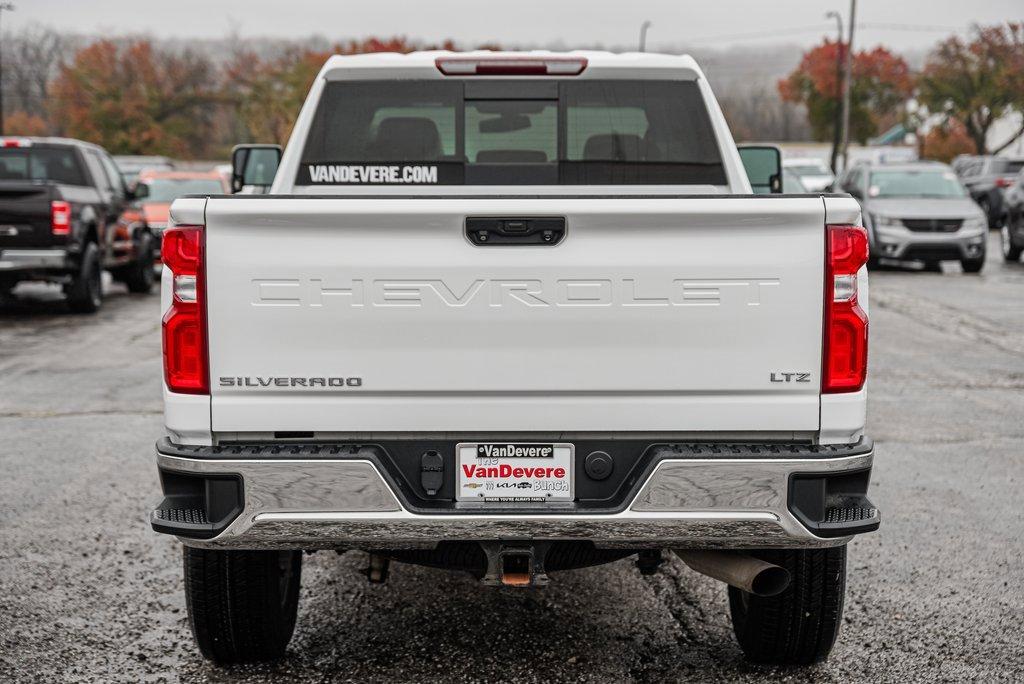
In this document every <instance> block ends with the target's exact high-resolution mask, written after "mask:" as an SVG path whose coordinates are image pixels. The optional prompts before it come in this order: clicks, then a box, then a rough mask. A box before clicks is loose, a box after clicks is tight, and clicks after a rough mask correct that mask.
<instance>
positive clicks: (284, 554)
mask: <svg viewBox="0 0 1024 684" xmlns="http://www.w3.org/2000/svg"><path fill="white" fill-rule="evenodd" d="M184 564H185V599H186V606H187V608H188V618H189V624H190V625H191V627H192V635H193V636H194V637H195V640H196V644H197V645H198V646H199V650H200V652H201V653H202V654H203V657H204V658H207V659H209V660H213V661H214V662H216V663H219V664H222V665H230V664H233V663H252V662H259V661H264V660H274V659H276V658H280V657H281V656H283V655H284V652H285V647H286V646H287V645H288V641H289V640H290V639H291V637H292V631H293V630H294V629H295V616H296V614H297V612H298V605H299V581H300V577H301V574H302V552H301V551H213V550H208V549H194V548H190V547H185V548H184Z"/></svg>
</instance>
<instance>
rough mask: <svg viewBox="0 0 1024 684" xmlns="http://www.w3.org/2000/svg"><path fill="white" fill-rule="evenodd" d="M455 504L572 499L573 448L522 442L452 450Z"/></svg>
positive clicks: (480, 445) (538, 501)
mask: <svg viewBox="0 0 1024 684" xmlns="http://www.w3.org/2000/svg"><path fill="white" fill-rule="evenodd" d="M455 452H456V454H457V461H458V468H459V474H458V478H457V484H458V488H457V496H456V498H457V499H458V500H459V501H497V502H510V503H513V502H514V503H521V502H532V503H543V502H548V501H572V500H573V477H572V464H573V445H572V444H550V443H547V444H541V443H522V442H500V443H498V442H487V443H473V444H459V445H458V446H456V447H455Z"/></svg>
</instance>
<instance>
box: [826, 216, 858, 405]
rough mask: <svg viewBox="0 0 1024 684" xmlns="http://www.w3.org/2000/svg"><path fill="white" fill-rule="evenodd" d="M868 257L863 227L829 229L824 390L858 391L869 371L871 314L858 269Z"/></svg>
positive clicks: (827, 391)
mask: <svg viewBox="0 0 1024 684" xmlns="http://www.w3.org/2000/svg"><path fill="white" fill-rule="evenodd" d="M867 260H868V234H867V231H865V230H864V228H862V227H860V226H826V228H825V328H824V334H823V337H822V340H823V343H822V347H823V348H822V364H821V365H822V369H821V370H822V373H821V391H822V392H823V393H825V394H835V393H839V392H856V391H858V390H860V389H861V388H862V387H863V386H864V380H865V378H866V377H867V371H868V317H867V314H865V313H864V310H863V309H862V308H861V307H860V304H859V303H858V301H857V272H858V271H859V270H860V269H861V267H862V266H864V264H866V263H867Z"/></svg>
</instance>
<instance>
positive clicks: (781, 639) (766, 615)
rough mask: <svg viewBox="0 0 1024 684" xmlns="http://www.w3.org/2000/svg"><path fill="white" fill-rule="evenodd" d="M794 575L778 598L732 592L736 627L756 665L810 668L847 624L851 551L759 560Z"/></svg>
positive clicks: (785, 553)
mask: <svg viewBox="0 0 1024 684" xmlns="http://www.w3.org/2000/svg"><path fill="white" fill-rule="evenodd" d="M754 555H756V556H757V557H758V558H761V559H763V560H766V561H768V562H769V563H774V564H776V565H780V566H782V567H783V568H785V569H786V570H788V571H789V574H790V578H791V581H790V585H789V587H788V588H787V589H786V590H785V591H784V592H782V593H781V594H779V595H777V596H755V595H754V594H749V593H747V592H745V591H743V590H741V589H736V588H734V587H729V610H730V613H731V614H732V626H733V630H734V631H735V633H736V639H737V640H738V641H739V644H740V648H742V649H743V653H744V654H745V655H746V656H747V658H748V659H749V660H751V661H754V662H757V663H772V664H776V665H810V664H812V663H818V662H821V661H823V660H825V659H826V658H827V657H828V654H829V653H830V652H831V651H832V646H833V645H834V644H835V641H836V636H838V634H839V627H840V625H841V624H842V618H843V598H844V594H845V592H846V546H839V547H836V548H831V549H808V550H773V551H762V552H760V553H756V554H754Z"/></svg>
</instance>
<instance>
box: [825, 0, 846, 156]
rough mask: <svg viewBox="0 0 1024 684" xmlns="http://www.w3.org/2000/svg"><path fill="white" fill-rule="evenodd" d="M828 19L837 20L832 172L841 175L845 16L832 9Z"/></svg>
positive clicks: (826, 16) (827, 15)
mask: <svg viewBox="0 0 1024 684" xmlns="http://www.w3.org/2000/svg"><path fill="white" fill-rule="evenodd" d="M825 18H826V19H835V20H836V36H837V37H836V92H835V97H836V118H835V121H834V122H833V124H832V163H831V167H832V173H833V174H835V175H839V166H838V157H839V146H840V144H841V142H842V135H843V132H842V130H841V129H842V127H843V104H842V99H843V68H844V66H843V65H844V60H843V55H844V50H843V17H842V15H841V14H839V12H836V11H835V10H832V11H831V12H829V13H828V14H826V15H825Z"/></svg>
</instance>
